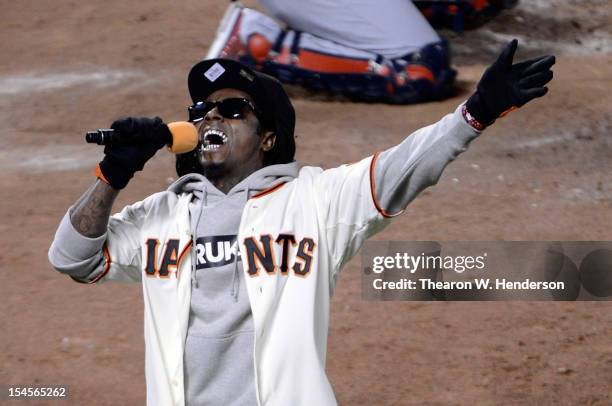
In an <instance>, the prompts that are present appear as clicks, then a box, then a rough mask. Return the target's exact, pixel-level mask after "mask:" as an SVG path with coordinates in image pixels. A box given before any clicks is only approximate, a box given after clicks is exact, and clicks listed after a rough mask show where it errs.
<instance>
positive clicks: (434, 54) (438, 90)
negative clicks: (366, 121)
mask: <svg viewBox="0 0 612 406" xmlns="http://www.w3.org/2000/svg"><path fill="white" fill-rule="evenodd" d="M260 68H261V69H262V70H263V71H264V72H266V73H268V74H270V75H272V76H275V77H277V78H278V79H279V80H281V81H283V82H285V83H291V84H298V85H302V86H304V87H306V88H309V89H313V90H326V91H329V92H332V93H337V94H342V95H345V96H348V97H350V98H352V99H355V100H362V101H381V102H390V103H415V102H421V101H426V100H431V99H439V98H443V97H446V96H448V94H449V93H450V90H451V89H452V86H453V84H454V79H455V76H456V71H455V70H454V69H452V68H451V67H450V53H449V48H448V42H446V41H444V40H443V41H440V42H436V43H433V44H428V45H426V46H424V47H422V48H421V49H419V50H417V51H415V52H412V53H410V54H408V55H405V56H403V57H401V58H396V59H393V60H388V59H385V58H383V57H382V56H380V55H376V54H372V53H369V52H365V51H361V50H357V49H353V48H350V47H346V46H343V45H340V44H337V43H334V42H331V41H327V40H324V39H321V38H318V37H315V36H312V35H310V34H307V33H300V32H296V31H288V32H286V33H285V35H284V36H283V37H282V38H280V39H278V40H277V41H276V44H275V45H274V47H273V50H272V52H271V53H270V57H269V59H267V60H266V61H265V62H264V63H263V64H262V65H261V67H260Z"/></svg>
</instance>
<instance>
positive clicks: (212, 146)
mask: <svg viewBox="0 0 612 406" xmlns="http://www.w3.org/2000/svg"><path fill="white" fill-rule="evenodd" d="M219 148H221V145H219V144H200V151H216V150H218V149H219Z"/></svg>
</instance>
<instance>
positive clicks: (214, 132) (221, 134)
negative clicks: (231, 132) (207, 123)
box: [204, 128, 227, 144]
mask: <svg viewBox="0 0 612 406" xmlns="http://www.w3.org/2000/svg"><path fill="white" fill-rule="evenodd" d="M211 135H217V136H219V137H220V138H221V141H222V142H223V143H224V144H225V143H226V142H227V135H225V133H224V132H223V131H220V130H216V129H212V128H211V129H210V130H206V132H205V133H204V139H205V140H207V139H208V137H210V136H211Z"/></svg>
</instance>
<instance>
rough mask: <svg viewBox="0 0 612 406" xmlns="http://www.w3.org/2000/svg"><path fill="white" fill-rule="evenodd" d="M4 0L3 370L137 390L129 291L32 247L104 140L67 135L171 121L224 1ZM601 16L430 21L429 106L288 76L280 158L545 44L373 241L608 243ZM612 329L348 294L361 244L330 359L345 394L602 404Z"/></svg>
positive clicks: (512, 311) (41, 245)
mask: <svg viewBox="0 0 612 406" xmlns="http://www.w3.org/2000/svg"><path fill="white" fill-rule="evenodd" d="M1 4H2V7H1V9H2V11H1V15H2V17H0V20H1V21H2V24H0V34H1V38H2V41H1V42H0V55H2V62H0V129H1V132H0V134H1V135H0V145H1V148H0V190H2V205H1V207H0V216H1V217H2V219H3V220H2V222H1V225H0V231H1V249H0V275H1V276H0V277H1V278H2V282H1V283H0V297H1V298H2V303H3V306H4V309H3V312H2V314H3V315H2V329H3V332H2V333H1V335H0V349H1V353H0V365H1V368H0V385H21V386H26V385H68V386H69V392H70V398H69V399H68V400H65V401H63V402H62V401H55V402H52V401H49V402H48V404H75V405H137V404H143V403H144V401H145V382H144V340H143V332H142V331H143V326H142V323H143V321H142V318H143V308H142V307H143V304H142V293H141V292H142V291H141V287H140V286H139V285H112V284H106V285H100V286H86V285H82V284H76V283H74V282H72V281H71V280H70V279H69V278H68V277H65V276H62V275H60V274H58V273H57V272H55V271H53V270H52V268H51V266H50V265H49V263H48V262H47V249H48V247H49V245H50V243H51V240H52V238H53V234H54V232H55V229H56V227H57V225H58V223H59V221H60V219H61V218H62V216H63V215H64V213H65V210H66V209H67V208H68V206H69V205H70V204H72V203H73V202H74V201H75V200H76V199H77V198H78V197H79V196H80V195H81V193H82V192H83V191H84V190H85V189H86V188H87V187H88V186H89V185H90V184H91V183H92V182H93V180H94V175H93V168H94V166H95V164H96V163H97V162H98V161H99V160H100V159H101V157H102V149H101V148H99V147H97V146H92V145H86V144H85V143H84V140H83V134H84V132H85V131H87V130H90V129H95V128H100V127H107V126H108V125H109V124H110V123H111V122H112V121H113V120H114V119H116V118H118V117H120V116H126V115H146V116H153V115H159V116H161V117H163V118H164V119H165V120H166V121H177V120H184V119H185V118H186V111H185V106H187V105H189V104H190V100H189V98H188V93H187V86H186V77H187V72H188V70H189V68H190V67H191V66H192V65H193V64H194V63H195V62H196V61H197V60H199V59H201V58H203V57H204V55H205V54H206V50H207V48H208V46H209V45H210V42H211V40H212V37H213V34H214V32H215V29H216V26H217V24H218V22H219V19H220V17H221V16H222V14H223V11H224V9H225V7H226V3H225V2H219V1H212V0H210V1H193V0H183V1H179V2H167V1H160V0H146V1H141V2H125V1H118V0H108V1H104V2H100V1H87V0H85V1H75V0H54V1H34V0H21V1H2V2H1ZM611 16H612V3H610V2H609V1H606V0H585V1H561V0H539V1H528V0H525V1H523V3H522V4H521V5H519V6H518V8H516V9H514V10H511V11H509V12H506V13H504V14H502V15H501V16H499V18H498V19H497V20H495V21H493V22H492V23H490V24H488V25H486V26H484V27H482V28H481V29H479V30H477V31H471V32H466V33H464V34H463V35H457V34H453V33H450V32H447V33H445V35H448V36H449V37H450V40H451V44H452V46H453V48H454V50H455V66H456V68H457V69H458V71H459V82H458V86H457V92H456V94H455V96H454V97H452V98H450V99H448V100H445V101H441V102H432V103H426V104H420V105H412V106H388V105H383V104H355V103H348V102H345V101H341V100H333V99H332V98H330V97H328V96H325V95H312V94H309V93H305V92H302V91H299V90H296V89H291V94H292V95H294V96H295V97H294V98H293V101H294V104H295V108H296V111H297V116H298V123H297V131H296V133H297V136H298V137H297V145H298V147H297V158H298V160H299V161H301V162H303V163H307V164H312V165H320V166H323V167H325V168H330V167H334V166H337V165H339V164H341V163H346V162H352V161H356V160H358V159H360V158H362V157H365V156H367V155H370V154H372V153H373V152H375V151H378V150H382V149H385V148H388V147H390V146H392V145H395V144H397V143H398V142H400V141H401V140H402V139H403V138H404V137H405V136H407V135H408V134H410V133H411V132H412V131H413V130H415V129H418V128H420V127H422V126H425V125H427V124H430V123H433V122H435V121H437V120H438V119H439V118H440V117H442V116H443V115H444V114H446V113H448V112H451V111H453V110H454V108H455V107H456V106H457V105H458V104H459V103H461V102H462V101H463V100H465V99H466V98H467V97H468V96H469V94H470V92H471V90H472V89H474V86H475V84H476V82H477V80H478V78H479V77H480V75H481V73H482V72H483V70H484V68H485V67H486V66H487V65H488V63H490V62H491V61H492V59H493V57H494V55H495V54H496V53H497V52H498V51H499V49H500V48H501V46H502V44H503V43H504V42H506V41H507V40H508V39H511V38H513V37H517V38H519V40H520V45H519V51H518V54H517V58H518V59H524V58H528V57H532V56H534V55H537V54H542V53H555V54H556V55H557V65H556V67H555V68H554V70H555V79H554V80H553V82H552V84H551V85H550V94H549V95H548V96H547V97H545V98H544V99H540V100H537V101H534V102H533V103H532V104H530V105H529V106H528V107H526V108H525V109H522V110H520V111H518V112H515V113H513V114H511V115H510V116H508V117H506V118H504V119H502V120H499V122H498V123H496V124H495V126H493V127H492V128H490V129H488V130H487V131H486V132H485V133H484V134H483V135H482V136H481V137H480V138H479V139H478V140H476V141H475V142H474V143H473V144H472V146H471V148H470V149H469V151H468V152H466V153H465V154H464V155H462V156H461V157H460V159H458V160H457V161H456V162H454V163H453V164H451V165H450V166H449V168H448V169H447V170H446V172H445V173H444V175H443V177H442V179H441V180H440V182H439V184H438V185H437V186H435V187H433V188H431V189H428V190H427V191H425V192H424V193H423V194H422V195H421V196H420V197H418V198H417V199H416V200H415V201H414V202H413V203H412V204H411V205H410V206H409V208H408V209H407V211H406V213H405V214H404V215H403V216H401V217H400V218H399V219H397V221H396V222H395V223H394V224H392V225H391V226H390V227H389V228H388V229H386V230H385V231H384V232H383V233H381V234H379V235H378V236H376V239H378V240H612V109H611V106H612V92H611V91H610V89H611V88H612V32H611V30H610V27H612V21H611V20H612V17H611ZM175 177H176V174H175V172H174V158H173V156H172V155H171V154H169V153H167V152H165V151H162V152H160V153H158V154H157V156H156V157H155V158H154V160H153V161H151V162H150V163H148V164H147V166H146V168H145V171H144V172H142V173H139V174H137V176H136V178H135V179H134V181H133V182H132V183H130V185H129V186H128V188H127V189H126V190H125V191H123V192H122V193H121V194H120V196H119V199H118V201H117V203H116V205H115V209H116V210H119V209H120V208H121V207H123V206H124V205H125V204H128V203H131V202H134V201H137V200H141V199H143V198H144V197H146V196H148V195H150V194H151V193H154V192H157V191H160V190H162V189H164V188H166V186H167V185H168V184H169V183H170V182H171V181H172V180H174V179H175ZM611 337H612V303H611V302H572V303H564V302H532V303H530V302H495V303H493V302H470V303H445V302H365V301H362V300H361V287H360V261H359V258H358V257H357V258H355V259H354V260H353V261H352V262H351V263H350V265H349V266H348V267H347V268H346V269H345V270H344V271H343V275H342V276H341V279H340V282H339V285H338V289H337V291H336V294H335V296H334V299H333V307H332V314H331V322H330V332H329V347H328V353H327V370H328V373H329V377H330V379H331V382H332V384H333V386H334V390H335V392H336V395H337V398H338V401H339V402H340V404H343V405H531V404H533V405H535V404H537V405H609V404H612V389H611V388H612V339H611ZM308 379H309V377H307V376H305V377H304V379H303V380H302V381H301V382H296V385H308ZM240 384H241V382H236V385H240ZM2 402H3V401H2V400H0V403H2ZM12 403H13V402H10V403H7V404H12ZM3 404H4V403H3ZM20 404H21V403H20ZM23 404H28V403H27V402H25V403H23ZM36 404H46V403H44V402H41V401H37V402H36Z"/></svg>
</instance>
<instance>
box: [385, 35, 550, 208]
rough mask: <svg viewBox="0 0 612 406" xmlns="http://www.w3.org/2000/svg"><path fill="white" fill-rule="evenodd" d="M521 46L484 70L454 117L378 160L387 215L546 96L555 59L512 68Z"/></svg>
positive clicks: (506, 49) (508, 47)
mask: <svg viewBox="0 0 612 406" xmlns="http://www.w3.org/2000/svg"><path fill="white" fill-rule="evenodd" d="M517 45H518V42H517V40H513V41H511V42H509V43H508V44H507V45H506V46H505V47H504V49H503V51H502V52H501V54H500V55H499V57H498V58H497V60H496V61H495V62H494V63H493V64H492V65H491V66H490V67H489V68H488V69H487V70H486V71H485V73H484V75H483V76H482V78H481V80H480V82H479V83H478V87H477V90H476V92H475V93H474V94H473V95H472V96H471V97H470V98H469V99H468V101H467V102H466V103H465V105H463V106H460V107H459V108H458V109H457V111H456V112H455V113H454V114H451V115H448V116H446V117H444V118H443V119H442V120H440V121H439V122H438V123H436V124H434V125H432V126H429V127H425V128H422V129H420V130H418V131H416V132H415V133H413V134H412V135H411V136H409V137H408V138H406V139H405V140H404V141H403V142H402V143H401V144H400V145H398V146H396V147H394V148H391V149H389V150H386V151H384V152H382V153H381V154H380V156H379V157H378V159H377V160H376V167H375V171H374V185H375V188H374V189H375V192H376V196H377V205H379V206H380V210H381V212H382V213H383V215H387V216H394V215H397V214H399V213H401V211H402V210H403V209H404V208H405V207H406V206H407V205H408V203H410V202H411V201H412V200H413V199H414V198H415V197H416V196H417V195H418V194H419V193H420V192H421V191H422V190H423V189H425V188H427V187H428V186H431V185H433V184H435V183H436V182H437V181H438V179H439V178H440V176H441V175H442V171H443V170H444V168H445V167H446V165H448V164H449V163H450V162H452V161H453V160H454V159H455V158H456V157H457V156H458V155H459V154H460V153H461V152H463V151H465V150H466V149H467V147H468V145H469V143H470V142H471V141H472V140H473V139H474V138H476V136H478V134H479V132H480V131H482V130H484V128H485V127H487V126H489V125H491V124H493V123H494V122H495V120H496V119H497V118H499V117H503V116H505V115H506V114H507V113H509V112H510V111H512V110H515V109H516V108H518V107H521V106H523V105H525V104H526V103H528V102H529V101H531V100H533V99H534V98H537V97H542V96H544V95H545V94H546V93H547V91H548V88H546V87H545V85H546V84H547V83H548V82H549V81H550V80H551V79H552V77H553V72H552V71H551V70H550V68H551V67H552V66H553V65H554V63H555V57H554V56H550V55H547V56H543V57H539V58H535V59H531V60H528V61H525V62H520V63H516V64H513V63H512V61H513V58H514V53H515V52H516V49H517Z"/></svg>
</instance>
